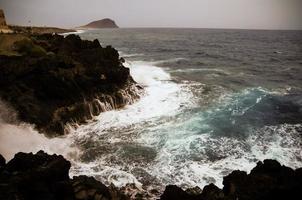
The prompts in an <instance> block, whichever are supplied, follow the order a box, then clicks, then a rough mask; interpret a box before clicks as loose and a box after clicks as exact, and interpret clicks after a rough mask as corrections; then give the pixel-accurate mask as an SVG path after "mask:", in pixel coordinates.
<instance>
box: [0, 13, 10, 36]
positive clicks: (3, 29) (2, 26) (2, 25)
mask: <svg viewBox="0 0 302 200" xmlns="http://www.w3.org/2000/svg"><path fill="white" fill-rule="evenodd" d="M9 32H11V30H10V29H9V27H8V26H7V24H6V20H5V15H4V12H3V10H1V9H0V33H9Z"/></svg>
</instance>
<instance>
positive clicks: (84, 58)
mask: <svg viewBox="0 0 302 200" xmlns="http://www.w3.org/2000/svg"><path fill="white" fill-rule="evenodd" d="M0 50H2V51H0V99H1V100H2V101H4V102H5V103H8V104H9V105H10V106H11V107H12V108H14V109H15V110H16V111H17V113H18V120H20V121H23V122H27V123H31V124H34V125H35V127H36V128H37V129H38V130H40V131H42V132H44V133H47V134H48V135H49V136H55V135H62V134H64V133H66V129H65V128H66V125H67V124H74V123H79V124H81V123H84V122H86V120H89V119H92V118H93V116H96V115H98V114H100V113H101V112H104V111H107V110H112V109H119V108H122V107H123V106H125V105H127V104H131V103H133V102H134V101H135V100H136V99H138V98H139V91H140V90H141V88H140V87H139V86H138V85H137V84H136V83H135V81H134V80H133V79H132V77H131V76H130V73H129V69H128V68H126V67H124V66H123V59H122V58H120V57H119V54H118V51H117V50H115V49H114V48H112V47H111V46H107V47H102V46H101V45H100V43H99V41H98V40H94V41H88V40H81V38H80V37H79V36H77V35H68V36H67V37H63V36H60V35H51V34H46V35H29V36H28V35H18V34H2V35H0ZM1 54H2V55H1Z"/></svg>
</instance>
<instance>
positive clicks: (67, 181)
mask: <svg viewBox="0 0 302 200" xmlns="http://www.w3.org/2000/svg"><path fill="white" fill-rule="evenodd" d="M69 169H70V162H69V161H67V160H65V159H64V158H63V157H62V156H58V155H48V154H46V153H44V152H42V151H40V152H38V153H37V154H32V153H28V154H27V153H17V154H16V155H15V157H14V158H13V159H12V160H10V161H9V162H8V163H6V162H5V159H4V158H3V157H2V156H1V155H0V199H7V200H15V199H23V200H41V199H47V200H60V199H64V200H101V199H102V200H110V199H113V200H122V199H150V197H148V196H142V195H136V196H134V197H133V196H130V195H129V194H127V192H125V191H122V190H120V189H117V188H115V187H114V186H112V185H111V186H109V187H106V186H105V185H104V184H102V183H100V182H99V181H97V180H95V179H94V178H92V177H87V176H78V177H73V178H72V179H71V178H70V177H69V175H68V173H69ZM223 185H224V187H223V189H219V188H218V187H216V186H215V185H214V184H210V185H207V186H205V187H204V188H203V190H202V191H201V190H200V189H199V188H191V189H188V190H186V191H184V190H182V189H181V188H179V187H177V186H173V185H170V186H167V187H166V190H165V191H164V193H163V194H162V195H161V197H160V199H162V200H238V199H240V200H264V199H265V200H267V199H280V200H284V199H300V193H301V191H302V168H299V169H296V170H293V169H291V168H289V167H286V166H281V165H280V164H279V163H278V162H277V161H274V160H265V161H264V162H258V164H257V166H256V167H255V168H254V169H252V171H251V173H250V174H247V173H246V172H243V171H238V170H237V171H233V172H232V173H231V174H229V175H228V176H226V177H224V179H223Z"/></svg>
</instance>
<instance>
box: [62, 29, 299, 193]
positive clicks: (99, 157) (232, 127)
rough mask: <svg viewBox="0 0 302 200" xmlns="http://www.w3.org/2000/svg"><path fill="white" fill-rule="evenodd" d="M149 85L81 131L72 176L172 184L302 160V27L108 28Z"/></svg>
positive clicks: (74, 141) (92, 33)
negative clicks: (137, 96) (261, 163)
mask: <svg viewBox="0 0 302 200" xmlns="http://www.w3.org/2000/svg"><path fill="white" fill-rule="evenodd" d="M79 35H80V37H81V38H82V39H89V40H93V39H98V40H99V41H100V43H101V45H102V46H106V45H112V46H113V47H114V48H116V49H117V50H118V51H119V54H120V56H121V57H123V58H125V63H124V65H125V66H126V67H129V68H130V73H131V75H132V77H133V78H134V80H135V81H136V82H137V83H139V84H140V85H141V86H142V87H144V90H145V92H144V94H142V96H141V99H140V100H138V101H137V102H136V103H134V104H132V105H129V106H127V107H125V108H123V109H121V110H114V111H108V112H105V113H102V114H100V115H99V116H95V117H94V119H93V120H91V121H89V122H88V123H86V124H84V125H81V126H79V127H77V128H76V129H72V130H71V134H70V135H69V136H68V137H69V140H70V141H71V145H72V146H73V147H75V148H77V149H79V151H80V154H79V155H80V156H79V157H77V159H73V160H72V169H71V176H73V175H80V174H85V175H89V176H94V177H95V178H96V179H98V180H100V181H102V182H103V183H105V184H107V185H109V184H111V183H113V184H114V185H116V186H118V187H122V186H125V185H126V184H128V183H134V184H135V186H136V187H137V188H138V189H140V190H145V191H151V190H153V189H156V190H159V191H162V190H163V189H164V187H165V185H168V184H176V185H179V186H181V187H183V188H189V187H194V186H199V187H201V188H203V186H205V185H206V184H209V183H214V184H216V185H217V186H219V187H222V178H223V176H225V175H227V174H229V173H230V172H231V171H233V170H236V169H240V170H245V171H247V172H249V171H250V170H251V169H252V168H253V167H254V166H255V165H256V163H257V162H258V161H263V160H264V159H276V160H278V161H279V162H280V163H281V164H284V165H287V166H290V167H292V168H298V167H302V31H265V30H219V29H217V30H214V29H143V28H141V29H130V28H129V29H103V30H89V31H85V32H81V33H79Z"/></svg>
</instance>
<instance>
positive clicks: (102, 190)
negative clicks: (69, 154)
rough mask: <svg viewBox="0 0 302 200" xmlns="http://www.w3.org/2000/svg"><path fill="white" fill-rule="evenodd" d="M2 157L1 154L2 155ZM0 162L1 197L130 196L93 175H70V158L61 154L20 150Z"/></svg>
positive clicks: (73, 199) (83, 199) (77, 199)
mask: <svg viewBox="0 0 302 200" xmlns="http://www.w3.org/2000/svg"><path fill="white" fill-rule="evenodd" d="M0 157H1V156H0ZM2 164H3V163H2V161H1V166H0V199H5V200H13V199H15V200H17V199H24V200H27V199H28V200H59V199H64V200H69V199H70V200H106V199H108V200H109V199H116V200H119V199H128V198H127V197H126V196H125V195H123V194H121V193H120V192H119V191H118V190H117V189H116V188H115V187H110V188H107V187H106V186H105V185H103V184H102V183H100V182H99V181H97V180H95V179H94V178H92V177H87V176H78V177H74V178H73V179H70V178H69V175H68V173H69V169H70V162H69V161H67V160H65V159H64V158H63V157H62V156H60V155H48V154H46V153H44V152H43V151H39V152H38V153H36V154H32V153H17V154H16V155H15V157H14V158H13V159H12V160H10V161H9V162H8V163H7V164H4V165H2Z"/></svg>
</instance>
